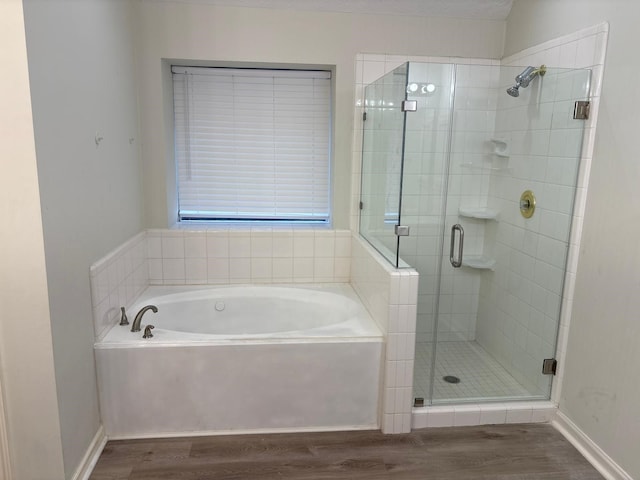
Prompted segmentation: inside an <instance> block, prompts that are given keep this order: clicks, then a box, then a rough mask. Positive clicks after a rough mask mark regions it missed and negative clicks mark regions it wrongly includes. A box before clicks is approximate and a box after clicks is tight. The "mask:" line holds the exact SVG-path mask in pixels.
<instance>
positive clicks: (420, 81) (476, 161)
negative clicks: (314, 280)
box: [360, 62, 590, 405]
mask: <svg viewBox="0 0 640 480" xmlns="http://www.w3.org/2000/svg"><path fill="white" fill-rule="evenodd" d="M523 69H524V71H523ZM520 74H522V75H520ZM516 77H519V78H518V79H516ZM589 81H590V71H588V70H575V69H572V70H568V69H559V68H540V67H539V66H534V67H533V68H526V67H504V66H486V65H454V64H437V63H414V62H410V63H407V64H404V65H402V66H400V67H398V68H397V69H395V70H394V71H392V72H390V73H388V74H386V75H385V76H384V77H382V78H380V79H379V80H377V81H376V82H374V83H373V84H371V85H369V86H367V87H366V88H365V113H364V115H363V120H364V137H363V157H362V179H361V180H362V188H361V203H360V207H361V216H360V233H361V235H362V236H363V237H364V238H365V239H366V240H367V241H368V242H369V243H371V245H372V246H374V247H375V248H376V249H377V250H378V251H379V252H380V253H381V254H382V255H383V256H385V257H386V258H387V259H388V260H389V262H391V263H392V264H393V265H394V266H395V267H397V268H403V267H414V268H415V269H417V270H418V272H419V273H420V287H419V300H418V317H417V334H416V340H417V343H416V353H415V369H414V393H415V397H416V405H420V404H421V400H423V401H424V404H425V405H433V404H452V403H465V402H473V403H477V402H480V401H482V402H485V401H506V400H520V399H522V400H525V399H526V400H532V399H548V398H549V395H550V389H551V379H552V375H550V374H549V373H551V371H552V370H553V369H554V360H553V357H554V355H555V351H556V340H557V334H558V326H559V318H560V309H561V299H562V292H563V284H564V276H565V271H566V263H567V253H568V245H569V235H570V229H571V223H572V213H573V205H574V197H575V191H576V183H577V178H578V169H579V164H580V153H581V147H582V138H583V129H584V121H583V120H579V119H574V105H575V103H576V101H586V100H588V94H589ZM514 83H515V85H514ZM516 86H517V88H516ZM507 89H509V90H510V92H509V94H508V93H507ZM514 93H516V94H517V96H516V95H514ZM543 365H544V371H545V373H543Z"/></svg>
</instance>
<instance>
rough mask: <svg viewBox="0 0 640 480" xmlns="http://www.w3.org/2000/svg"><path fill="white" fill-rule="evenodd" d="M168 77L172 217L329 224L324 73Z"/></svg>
mask: <svg viewBox="0 0 640 480" xmlns="http://www.w3.org/2000/svg"><path fill="white" fill-rule="evenodd" d="M172 72H173V93H174V114H175V151H176V161H177V176H178V202H179V217H180V219H181V220H273V221H290V222H295V221H317V222H327V221H328V220H329V192H330V186H329V185H330V182H329V165H330V162H329V159H330V151H331V145H330V142H331V137H330V132H331V128H330V127H331V73H330V72H328V71H306V70H305V71H301V70H263V69H233V68H205V67H177V66H174V67H172Z"/></svg>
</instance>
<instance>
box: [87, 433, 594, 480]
mask: <svg viewBox="0 0 640 480" xmlns="http://www.w3.org/2000/svg"><path fill="white" fill-rule="evenodd" d="M602 478H603V477H602V476H600V474H599V473H598V472H597V471H596V470H595V469H594V468H593V467H592V466H591V465H590V464H589V463H588V462H587V461H586V460H585V459H584V458H583V457H582V456H581V455H580V454H579V453H578V451H577V450H576V449H575V448H574V447H573V446H572V445H571V444H570V443H569V442H567V441H566V440H565V439H564V438H563V437H562V435H560V433H558V432H557V431H556V430H555V429H554V428H553V427H551V426H550V425H544V424H533V425H491V426H479V427H455V428H437V429H424V430H416V431H414V432H411V433H410V434H406V435H382V434H381V433H380V432H377V431H366V432H331V433H308V434H307V433H305V434H274V435H232V436H216V437H189V438H172V439H157V440H120V441H110V442H108V443H107V445H106V447H105V449H104V451H103V452H102V455H101V456H100V459H99V460H98V463H97V465H96V467H95V469H94V471H93V474H92V475H91V477H90V479H91V480H151V479H153V480H161V479H176V480H209V479H216V480H221V479H224V480H231V479H234V480H235V479H237V480H251V479H261V480H271V479H296V480H311V479H313V480H316V479H327V480H329V479H354V480H358V479H362V480H364V479H367V480H378V479H394V480H414V479H415V480H418V479H420V480H445V479H447V480H470V479H481V480H489V479H491V480H534V479H535V480H538V479H540V480H592V479H593V480H596V479H597V480H602Z"/></svg>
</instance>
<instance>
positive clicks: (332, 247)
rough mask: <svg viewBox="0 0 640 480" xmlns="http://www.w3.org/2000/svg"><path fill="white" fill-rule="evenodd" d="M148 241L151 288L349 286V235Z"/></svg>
mask: <svg viewBox="0 0 640 480" xmlns="http://www.w3.org/2000/svg"><path fill="white" fill-rule="evenodd" d="M147 238H148V258H149V282H150V284H151V285H183V284H186V285H228V284H238V283H336V282H337V283H347V282H349V276H350V272H349V269H350V257H351V232H350V231H348V230H302V229H300V230H298V229H275V228H274V229H269V228H261V229H237V230H236V229H229V230H227V229H208V230H195V231H194V230H191V229H173V230H149V231H148V233H147Z"/></svg>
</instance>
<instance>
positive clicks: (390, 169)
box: [360, 64, 408, 267]
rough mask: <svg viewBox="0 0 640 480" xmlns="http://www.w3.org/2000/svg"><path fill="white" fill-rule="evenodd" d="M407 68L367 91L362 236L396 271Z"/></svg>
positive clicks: (385, 77)
mask: <svg viewBox="0 0 640 480" xmlns="http://www.w3.org/2000/svg"><path fill="white" fill-rule="evenodd" d="M407 68H408V65H407V64H404V65H402V66H400V67H398V68H396V69H395V70H393V71H392V72H389V73H388V74H386V75H385V76H384V77H382V78H380V79H378V80H377V81H375V82H374V83H372V84H371V85H368V86H367V87H365V113H364V115H365V119H364V132H363V140H362V176H361V182H362V184H361V195H360V234H361V235H362V236H363V237H364V238H366V240H367V241H368V242H369V243H370V244H371V245H372V246H373V247H374V248H376V249H377V250H378V251H379V252H380V253H381V254H382V255H383V256H384V257H385V258H386V259H387V260H389V262H391V263H392V264H393V265H394V266H395V267H399V266H402V265H400V264H399V257H398V237H397V236H396V235H395V225H399V224H400V203H401V202H400V195H401V191H402V158H403V151H404V141H405V137H404V129H405V113H404V112H403V111H402V102H403V101H404V100H405V97H406V85H407ZM405 266H406V265H405Z"/></svg>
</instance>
